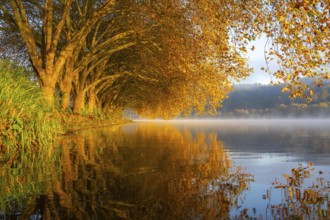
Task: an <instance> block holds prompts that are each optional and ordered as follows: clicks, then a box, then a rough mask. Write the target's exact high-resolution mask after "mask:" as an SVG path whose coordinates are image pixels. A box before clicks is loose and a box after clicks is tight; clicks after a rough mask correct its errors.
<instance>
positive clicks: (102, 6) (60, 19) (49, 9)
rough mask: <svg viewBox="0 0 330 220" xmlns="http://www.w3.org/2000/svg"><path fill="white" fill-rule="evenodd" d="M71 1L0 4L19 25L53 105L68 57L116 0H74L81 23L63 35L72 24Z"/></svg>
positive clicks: (38, 75) (49, 0)
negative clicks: (79, 1) (56, 89)
mask: <svg viewBox="0 0 330 220" xmlns="http://www.w3.org/2000/svg"><path fill="white" fill-rule="evenodd" d="M72 2H73V1H72V0H64V1H53V0H45V1H44V2H39V1H32V2H31V1H21V0H8V1H7V0H3V1H2V2H1V3H2V4H1V6H0V9H1V12H2V13H1V14H2V15H4V16H5V17H6V18H8V20H11V22H13V23H14V24H11V25H12V26H16V27H17V31H18V32H19V33H20V36H21V37H22V39H23V41H24V43H25V45H26V48H27V52H28V55H29V58H30V60H31V64H32V66H33V68H34V70H35V72H36V75H37V77H38V79H39V82H40V86H41V88H42V89H43V91H44V93H45V97H46V99H47V100H48V103H49V104H50V105H53V104H54V93H55V86H56V82H57V81H58V80H57V79H58V78H59V76H60V75H61V73H62V71H63V68H64V66H65V63H66V60H67V59H68V58H69V57H70V56H72V55H73V52H74V50H75V49H76V48H79V47H80V46H81V45H82V44H83V43H84V41H85V40H86V36H87V35H88V34H89V32H90V31H91V30H92V28H93V27H94V25H95V24H96V23H97V21H98V20H100V19H101V18H102V17H103V16H105V15H106V14H108V13H109V10H110V9H111V7H112V6H113V4H114V2H115V1H114V0H105V1H86V2H82V3H81V4H79V3H78V2H77V1H75V3H74V4H75V6H76V9H77V10H75V11H74V12H75V13H77V14H79V16H78V19H79V21H80V22H79V23H78V24H79V26H77V27H76V28H75V29H74V30H73V31H72V32H71V30H70V31H67V35H68V36H65V37H64V36H63V35H64V32H65V30H64V29H65V28H66V29H70V28H72V27H71V26H70V18H71V11H70V9H71V7H72V5H73V3H72ZM42 3H43V4H42Z"/></svg>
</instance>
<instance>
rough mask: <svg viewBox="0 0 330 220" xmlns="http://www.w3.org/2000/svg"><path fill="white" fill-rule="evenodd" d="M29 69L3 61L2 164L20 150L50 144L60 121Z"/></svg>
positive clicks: (0, 71)
mask: <svg viewBox="0 0 330 220" xmlns="http://www.w3.org/2000/svg"><path fill="white" fill-rule="evenodd" d="M29 76H30V77H31V75H29V74H27V73H26V69H25V68H22V67H19V66H17V65H15V64H13V63H11V62H9V61H3V60H0V167H1V165H3V163H8V162H10V160H11V158H12V159H14V158H15V154H18V153H19V151H20V150H33V149H36V148H37V147H40V146H49V144H50V143H51V141H52V140H53V138H54V137H55V136H56V134H57V132H58V130H59V127H60V121H59V120H58V118H59V117H57V116H56V114H57V113H56V112H54V111H53V110H52V109H50V108H49V107H48V106H47V104H46V102H45V100H44V99H43V95H42V93H41V90H40V88H39V86H38V85H37V83H35V82H33V81H32V80H31V79H30V78H29Z"/></svg>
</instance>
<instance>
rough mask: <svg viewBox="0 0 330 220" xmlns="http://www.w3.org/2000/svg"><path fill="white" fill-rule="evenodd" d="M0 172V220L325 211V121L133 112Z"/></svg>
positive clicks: (328, 131) (328, 185)
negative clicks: (122, 121) (141, 116)
mask: <svg viewBox="0 0 330 220" xmlns="http://www.w3.org/2000/svg"><path fill="white" fill-rule="evenodd" d="M0 171H1V172H0V210H1V211H0V219H15V218H16V217H18V216H20V217H21V218H22V219H29V218H30V219H248V218H256V219H287V218H295V219H302V218H304V219H329V218H330V202H329V200H330V182H329V180H330V120H308V121H294V120H293V121H284V120H280V121H252V120H251V121H249V120H248V121H240V120H237V121H169V122H164V121H154V122H147V121H139V122H135V123H132V124H126V125H123V126H116V127H111V128H107V129H94V130H86V131H81V132H79V133H78V134H77V135H72V136H66V137H64V138H62V139H61V140H60V141H59V144H58V145H57V146H56V147H55V149H50V150H49V151H47V152H44V151H43V152H34V153H33V154H28V153H27V154H26V155H25V154H23V155H21V156H20V157H18V158H17V159H16V160H15V161H13V162H12V164H11V166H7V167H4V166H3V167H2V168H1V170H0ZM4 212H5V213H6V214H1V213H4Z"/></svg>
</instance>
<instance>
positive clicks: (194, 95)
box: [0, 0, 329, 118]
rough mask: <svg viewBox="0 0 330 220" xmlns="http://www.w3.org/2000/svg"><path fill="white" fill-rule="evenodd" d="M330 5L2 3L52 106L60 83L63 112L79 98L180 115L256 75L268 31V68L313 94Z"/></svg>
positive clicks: (81, 102) (81, 104)
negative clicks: (254, 58)
mask: <svg viewBox="0 0 330 220" xmlns="http://www.w3.org/2000/svg"><path fill="white" fill-rule="evenodd" d="M328 11H329V3H328V2H326V1H321V0H319V1H313V2H309V1H298V2H291V1H283V2H282V1H281V2H279V1H273V0H263V1H256V0H249V1H247V2H246V1H244V2H240V1H222V0H217V1H213V0H212V1H211V0H198V1H197V0H187V1H183V2H182V1H176V0H169V1H161V0H155V1H148V0H142V1H134V0H129V1H121V0H103V1H97V0H93V1H71V0H67V1H51V0H45V1H41V2H37V1H19V0H17V1H16V0H15V1H14V0H1V6H0V21H1V34H2V35H3V34H4V33H10V34H11V36H20V37H21V39H22V41H21V42H24V44H25V48H26V51H27V54H28V56H29V59H30V60H31V64H32V66H33V68H34V69H35V72H36V75H37V78H38V79H39V82H40V86H41V88H42V89H43V90H44V92H45V96H46V98H47V99H48V101H49V103H50V104H53V103H54V100H53V99H54V91H55V87H56V85H58V86H59V89H60V92H61V99H62V108H63V109H67V108H68V106H69V102H70V97H72V96H73V97H74V101H75V102H74V111H76V112H80V111H81V110H83V109H84V108H85V107H86V104H87V105H88V106H89V109H90V111H93V109H95V108H96V106H97V107H98V108H101V109H103V110H104V111H107V110H108V109H124V108H127V107H129V108H132V109H134V110H136V111H137V112H139V114H141V115H145V116H148V117H157V116H161V117H166V118H170V117H173V116H176V115H179V114H181V113H185V114H187V115H188V114H189V113H190V112H203V111H209V112H212V111H214V110H215V108H217V107H220V106H221V101H222V100H223V99H225V98H226V95H227V93H228V92H229V91H230V90H231V89H232V83H233V81H234V80H240V79H242V78H244V77H246V76H247V75H249V73H250V72H251V70H250V69H249V68H248V66H247V62H246V59H245V58H244V57H245V55H244V54H245V53H246V52H247V50H248V48H247V44H248V43H249V42H250V41H251V40H255V39H256V38H258V37H259V36H260V35H261V34H262V33H266V35H267V37H268V38H269V41H268V42H270V43H269V45H268V47H266V48H267V51H266V59H267V61H268V62H271V61H272V60H275V61H277V62H278V64H279V66H280V69H279V70H278V71H276V72H270V70H269V69H267V68H266V70H267V71H268V72H269V73H270V74H272V75H273V76H275V78H276V79H279V80H283V81H285V82H286V83H287V86H286V87H285V89H284V90H291V91H292V94H291V96H292V97H306V98H308V95H309V96H311V95H312V92H309V94H307V93H306V92H305V90H306V89H308V87H307V85H305V84H304V83H303V81H302V80H301V79H302V77H312V78H315V79H316V80H315V83H316V84H317V85H321V84H322V79H326V78H328V76H329V73H328V72H329V69H328V66H327V65H328V64H329V59H328V57H329V38H328V32H329V13H328ZM8 36H9V35H8ZM7 40H8V39H7ZM3 42H11V43H12V44H13V42H14V41H6V39H5V40H3ZM18 45H22V44H18ZM5 50H8V54H14V53H11V52H10V50H9V49H5Z"/></svg>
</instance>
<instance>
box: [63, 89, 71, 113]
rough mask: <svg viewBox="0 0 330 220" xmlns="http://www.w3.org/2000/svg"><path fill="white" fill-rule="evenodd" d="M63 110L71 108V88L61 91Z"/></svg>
mask: <svg viewBox="0 0 330 220" xmlns="http://www.w3.org/2000/svg"><path fill="white" fill-rule="evenodd" d="M61 98H62V102H61V108H62V110H64V111H67V110H68V109H69V107H70V98H71V88H70V89H68V90H64V91H61Z"/></svg>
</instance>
